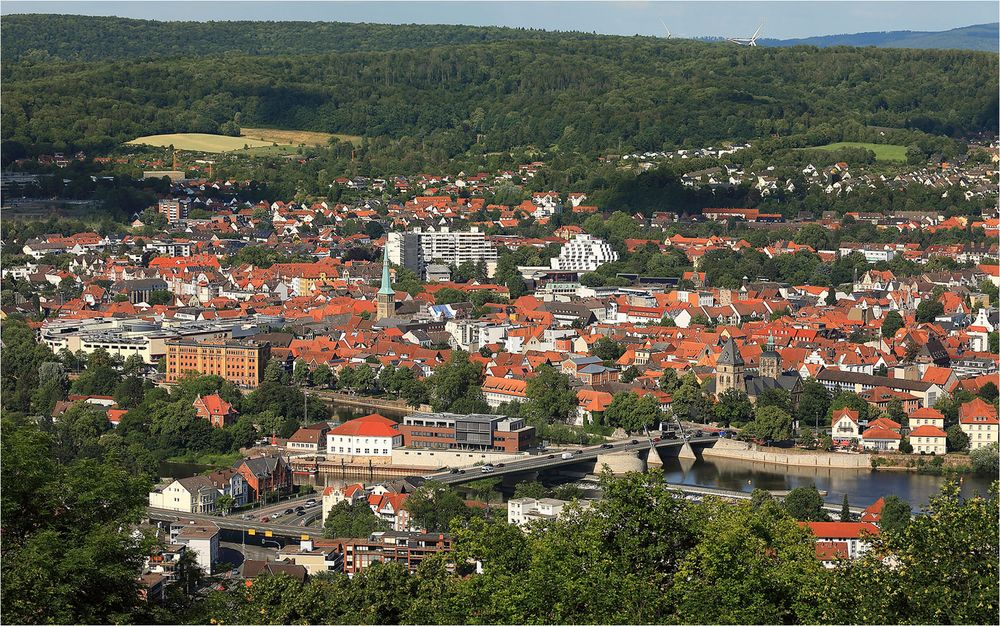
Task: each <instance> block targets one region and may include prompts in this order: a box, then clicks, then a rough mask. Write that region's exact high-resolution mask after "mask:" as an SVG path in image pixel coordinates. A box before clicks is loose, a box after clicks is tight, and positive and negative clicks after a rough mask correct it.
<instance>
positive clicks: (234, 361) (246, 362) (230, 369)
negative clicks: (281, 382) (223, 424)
mask: <svg viewBox="0 0 1000 626" xmlns="http://www.w3.org/2000/svg"><path fill="white" fill-rule="evenodd" d="M270 356H271V346H270V344H267V343H264V344H258V343H255V342H252V341H190V340H178V341H169V342H167V382H168V383H173V382H177V380H178V379H180V378H181V377H182V376H183V375H184V374H186V373H187V372H197V373H199V374H208V375H215V376H221V377H222V378H224V379H226V380H228V381H232V382H234V383H236V384H237V385H239V386H240V387H246V388H255V387H257V386H258V385H260V382H261V380H263V378H264V366H265V365H266V364H267V360H268V359H269V358H270Z"/></svg>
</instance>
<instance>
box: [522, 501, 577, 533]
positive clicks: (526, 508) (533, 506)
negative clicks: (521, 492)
mask: <svg viewBox="0 0 1000 626" xmlns="http://www.w3.org/2000/svg"><path fill="white" fill-rule="evenodd" d="M568 504H569V502H568V501H566V500H557V499H556V498H539V499H537V500H536V499H535V498H513V499H511V500H508V501H507V523H508V524H513V525H516V526H520V527H522V528H523V527H524V526H527V525H528V524H529V523H530V522H533V521H535V520H539V519H556V518H558V517H559V516H560V515H561V514H562V512H563V509H565V508H566V505H568ZM588 506H590V503H589V502H580V508H581V509H583V508H587V507H588Z"/></svg>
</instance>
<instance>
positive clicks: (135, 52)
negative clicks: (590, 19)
mask: <svg viewBox="0 0 1000 626" xmlns="http://www.w3.org/2000/svg"><path fill="white" fill-rule="evenodd" d="M0 35H2V39H0V50H2V54H3V59H4V61H19V60H22V59H26V58H27V59H33V60H45V59H52V60H64V61H96V60H114V59H119V60H124V59H129V60H135V59H156V58H165V57H190V56H197V55H218V54H223V53H226V52H235V53H239V54H249V55H265V56H268V55H298V54H319V53H325V52H379V51H386V50H402V49H406V48H427V47H433V46H441V45H456V44H469V43H487V42H491V41H522V40H536V41H539V40H547V41H551V42H556V41H563V40H567V39H594V38H596V37H598V35H590V34H586V33H575V32H554V31H545V30H536V29H527V28H499V27H492V26H453V25H420V24H404V25H392V24H352V23H347V22H158V21H153V20H134V19H126V18H121V17H92V16H84V15H43V14H26V15H5V16H3V20H0Z"/></svg>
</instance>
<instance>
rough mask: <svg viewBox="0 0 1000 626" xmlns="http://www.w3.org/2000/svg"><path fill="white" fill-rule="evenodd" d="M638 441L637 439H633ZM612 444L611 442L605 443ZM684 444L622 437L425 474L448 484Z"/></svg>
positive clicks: (707, 441) (705, 440) (705, 438)
mask: <svg viewBox="0 0 1000 626" xmlns="http://www.w3.org/2000/svg"><path fill="white" fill-rule="evenodd" d="M718 440H719V438H718V437H709V436H702V437H691V438H690V439H689V440H688V441H689V442H690V443H691V444H696V445H697V444H711V443H715V442H716V441H718ZM633 441H635V442H636V443H632V442H633ZM604 445H608V444H604ZM682 445H684V440H683V439H661V440H660V441H653V440H652V439H647V438H646V437H641V438H636V439H629V440H626V441H620V442H617V443H613V444H610V447H609V448H604V447H601V446H591V447H589V448H582V449H579V452H578V453H577V454H574V455H573V456H572V457H571V458H568V459H564V458H562V452H552V453H550V454H539V455H534V456H530V457H525V458H523V459H518V460H515V461H507V462H505V463H503V464H496V465H495V466H494V469H493V471H492V472H489V473H486V472H483V471H482V469H481V468H479V467H474V466H473V467H466V468H464V470H465V473H452V472H451V471H450V470H449V471H444V472H436V473H434V474H428V475H426V476H424V478H427V479H433V480H436V481H439V482H442V483H445V484H451V485H457V484H461V483H466V482H470V481H473V480H476V479H477V478H481V477H482V476H483V475H484V474H487V475H490V476H498V475H504V474H515V473H518V472H524V471H528V470H542V469H551V468H554V467H559V466H562V465H574V464H576V463H581V462H583V461H594V460H596V459H597V456H598V455H600V454H610V453H613V452H623V451H641V450H647V449H649V448H650V446H655V447H656V448H666V447H679V446H682Z"/></svg>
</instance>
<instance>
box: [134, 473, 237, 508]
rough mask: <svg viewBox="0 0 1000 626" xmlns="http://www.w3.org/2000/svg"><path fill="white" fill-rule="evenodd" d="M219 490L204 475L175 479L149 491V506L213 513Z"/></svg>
mask: <svg viewBox="0 0 1000 626" xmlns="http://www.w3.org/2000/svg"><path fill="white" fill-rule="evenodd" d="M219 495H220V494H219V490H218V489H216V488H215V485H214V484H212V481H211V480H209V479H208V478H207V477H205V476H191V477H190V478H182V479H180V480H175V481H174V482H172V483H170V484H169V485H167V486H165V487H163V488H159V489H154V490H153V491H150V492H149V506H151V507H154V508H157V509H167V510H170V511H182V512H184V513H214V512H215V500H216V498H218V497H219Z"/></svg>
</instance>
